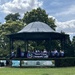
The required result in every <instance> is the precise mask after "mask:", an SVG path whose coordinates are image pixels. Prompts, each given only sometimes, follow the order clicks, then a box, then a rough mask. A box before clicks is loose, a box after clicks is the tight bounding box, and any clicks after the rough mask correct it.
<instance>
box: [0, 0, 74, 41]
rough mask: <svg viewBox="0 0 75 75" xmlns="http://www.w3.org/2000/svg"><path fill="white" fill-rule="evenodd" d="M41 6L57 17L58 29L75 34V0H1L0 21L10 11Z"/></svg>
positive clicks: (50, 15)
mask: <svg viewBox="0 0 75 75" xmlns="http://www.w3.org/2000/svg"><path fill="white" fill-rule="evenodd" d="M38 7H41V8H42V9H44V10H45V11H46V13H47V14H48V16H49V17H52V18H54V19H55V24H56V26H57V27H56V31H58V32H61V31H62V32H65V33H66V34H69V35H70V38H71V40H72V37H73V36H75V0H0V22H1V23H4V22H5V20H4V18H5V16H6V15H8V14H9V13H17V12H18V13H20V15H21V16H23V15H24V13H25V12H27V11H31V10H32V9H36V8H38Z"/></svg>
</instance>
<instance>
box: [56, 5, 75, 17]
mask: <svg viewBox="0 0 75 75" xmlns="http://www.w3.org/2000/svg"><path fill="white" fill-rule="evenodd" d="M55 15H56V16H65V15H75V5H71V6H70V7H69V8H67V9H65V10H64V11H63V12H59V13H56V14H55Z"/></svg>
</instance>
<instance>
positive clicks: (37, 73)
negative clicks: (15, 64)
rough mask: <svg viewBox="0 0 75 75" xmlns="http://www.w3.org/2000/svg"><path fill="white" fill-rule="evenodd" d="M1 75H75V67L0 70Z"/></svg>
mask: <svg viewBox="0 0 75 75" xmlns="http://www.w3.org/2000/svg"><path fill="white" fill-rule="evenodd" d="M0 75H75V67H68V68H7V67H6V68H0Z"/></svg>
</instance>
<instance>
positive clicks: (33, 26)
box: [18, 21, 55, 33]
mask: <svg viewBox="0 0 75 75" xmlns="http://www.w3.org/2000/svg"><path fill="white" fill-rule="evenodd" d="M23 32H55V31H54V30H53V29H52V28H51V27H49V26H48V25H47V24H45V23H43V22H39V21H38V22H32V23H30V24H28V25H27V26H25V27H24V28H23V29H22V30H21V31H19V32H18V33H23Z"/></svg>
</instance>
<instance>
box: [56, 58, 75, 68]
mask: <svg viewBox="0 0 75 75" xmlns="http://www.w3.org/2000/svg"><path fill="white" fill-rule="evenodd" d="M55 66H56V67H70V66H75V57H65V58H58V59H55Z"/></svg>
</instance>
